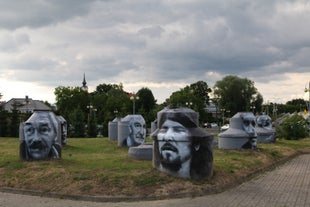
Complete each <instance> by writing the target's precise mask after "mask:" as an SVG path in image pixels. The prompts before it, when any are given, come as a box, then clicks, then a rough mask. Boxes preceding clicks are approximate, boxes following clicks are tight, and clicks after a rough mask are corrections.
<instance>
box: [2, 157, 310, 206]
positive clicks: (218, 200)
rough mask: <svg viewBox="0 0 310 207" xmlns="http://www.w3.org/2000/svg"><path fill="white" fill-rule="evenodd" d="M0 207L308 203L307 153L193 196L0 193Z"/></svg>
mask: <svg viewBox="0 0 310 207" xmlns="http://www.w3.org/2000/svg"><path fill="white" fill-rule="evenodd" d="M0 206H1V207H20V206H23V207H58V206H59V207H60V206H61V207H64V206H66V207H70V206H72V207H97V206H98V207H99V206H100V207H107V206H109V207H113V206H114V207H117V206H125V207H144V206H148V207H159V206H169V207H180V206H187V207H191V206H221V207H222V206H236V207H240V206H247V207H248V206H277V207H284V206H287V207H293V206H310V154H306V155H300V156H298V157H297V158H294V159H293V160H290V161H289V162H287V163H286V164H284V165H282V166H280V167H278V168H277V169H275V170H273V171H271V172H266V173H264V174H262V175H260V176H258V177H256V178H254V179H253V180H251V181H249V182H246V183H244V184H242V185H240V186H238V187H236V188H233V189H230V190H228V191H225V192H223V193H219V194H215V195H207V196H202V197H196V198H182V199H171V200H157V201H143V202H128V203H125V202H120V203H110V202H104V203H100V202H86V201H74V200H62V199H54V198H42V197H37V196H27V195H18V194H10V193H0Z"/></svg>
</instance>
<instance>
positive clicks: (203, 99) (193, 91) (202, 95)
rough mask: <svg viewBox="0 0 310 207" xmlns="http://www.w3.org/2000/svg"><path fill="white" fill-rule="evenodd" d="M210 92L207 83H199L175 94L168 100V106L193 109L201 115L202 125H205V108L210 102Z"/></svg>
mask: <svg viewBox="0 0 310 207" xmlns="http://www.w3.org/2000/svg"><path fill="white" fill-rule="evenodd" d="M210 92H211V89H210V88H209V87H208V84H207V83H206V82H203V81H198V82H196V83H193V84H191V85H189V86H186V87H184V88H181V89H180V90H179V91H176V92H173V93H172V95H171V96H170V98H169V100H168V104H169V105H172V106H183V107H189V108H192V109H193V110H195V111H196V112H198V113H199V121H200V123H204V122H206V119H207V113H206V110H205V108H206V104H207V103H208V102H209V93H210Z"/></svg>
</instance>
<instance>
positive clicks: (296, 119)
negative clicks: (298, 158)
mask: <svg viewBox="0 0 310 207" xmlns="http://www.w3.org/2000/svg"><path fill="white" fill-rule="evenodd" d="M306 126H307V121H306V120H305V119H304V118H303V117H302V116H300V115H298V114H293V115H292V116H289V117H288V118H286V119H285V120H284V121H283V123H282V125H281V127H278V128H277V133H278V135H279V137H283V138H285V139H289V140H290V139H294V140H297V139H301V138H305V137H307V129H306Z"/></svg>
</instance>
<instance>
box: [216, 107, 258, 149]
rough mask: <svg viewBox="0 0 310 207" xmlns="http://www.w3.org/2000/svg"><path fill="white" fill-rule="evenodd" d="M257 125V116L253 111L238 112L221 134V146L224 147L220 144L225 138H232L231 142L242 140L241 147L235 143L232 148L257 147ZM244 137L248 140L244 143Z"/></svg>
mask: <svg viewBox="0 0 310 207" xmlns="http://www.w3.org/2000/svg"><path fill="white" fill-rule="evenodd" d="M255 126H256V122H255V116H254V114H253V113H252V112H238V113H237V114H235V115H234V116H233V117H232V118H231V119H230V123H229V129H227V130H226V131H225V132H223V133H220V134H219V138H220V139H219V147H220V148H222V147H221V146H220V145H221V143H223V140H222V138H224V139H231V142H236V143H237V142H239V141H240V142H241V146H240V147H238V146H236V145H235V146H232V148H244V149H255V148H256V146H257V133H256V130H255ZM242 139H243V140H246V141H245V143H242V142H243V141H242ZM238 144H239V143H238ZM238 144H237V145H238ZM233 145H234V144H233Z"/></svg>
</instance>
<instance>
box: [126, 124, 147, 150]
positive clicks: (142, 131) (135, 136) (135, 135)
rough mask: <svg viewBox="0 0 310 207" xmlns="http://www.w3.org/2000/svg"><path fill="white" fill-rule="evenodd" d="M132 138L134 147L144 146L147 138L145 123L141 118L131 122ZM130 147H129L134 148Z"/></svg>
mask: <svg viewBox="0 0 310 207" xmlns="http://www.w3.org/2000/svg"><path fill="white" fill-rule="evenodd" d="M129 127H130V138H131V139H132V141H133V142H134V144H133V143H132V145H136V144H142V143H143V142H144V140H145V136H146V128H145V121H144V120H143V119H142V118H141V119H139V118H134V119H133V120H132V121H131V122H130V126H129ZM132 145H129V146H132Z"/></svg>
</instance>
